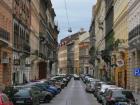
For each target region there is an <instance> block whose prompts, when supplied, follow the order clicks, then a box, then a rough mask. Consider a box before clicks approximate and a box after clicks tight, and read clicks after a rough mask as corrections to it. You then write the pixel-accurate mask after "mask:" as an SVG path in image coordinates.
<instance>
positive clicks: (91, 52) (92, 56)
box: [89, 5, 96, 77]
mask: <svg viewBox="0 0 140 105" xmlns="http://www.w3.org/2000/svg"><path fill="white" fill-rule="evenodd" d="M95 7H96V5H94V6H93V8H92V21H91V25H90V29H89V35H90V49H89V55H90V59H89V63H90V64H91V67H92V68H91V69H92V71H93V76H94V77H95V42H96V39H95V18H94V10H95Z"/></svg>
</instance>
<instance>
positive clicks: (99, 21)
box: [94, 0, 105, 79]
mask: <svg viewBox="0 0 140 105" xmlns="http://www.w3.org/2000/svg"><path fill="white" fill-rule="evenodd" d="M94 14H95V39H96V42H95V49H96V51H95V52H96V53H95V55H96V57H95V58H96V60H95V70H96V71H95V73H96V74H95V76H96V78H102V77H104V75H105V74H104V71H105V70H104V60H102V56H101V51H102V50H104V49H105V1H104V0H97V3H96V7H95V11H94ZM102 79H103V78H102Z"/></svg>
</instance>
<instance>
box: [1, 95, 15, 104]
mask: <svg viewBox="0 0 140 105" xmlns="http://www.w3.org/2000/svg"><path fill="white" fill-rule="evenodd" d="M0 105H13V103H12V102H11V101H10V100H9V98H8V96H7V95H6V94H4V93H0Z"/></svg>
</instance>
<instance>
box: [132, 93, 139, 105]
mask: <svg viewBox="0 0 140 105" xmlns="http://www.w3.org/2000/svg"><path fill="white" fill-rule="evenodd" d="M133 94H134V97H135V99H137V100H138V105H140V94H138V93H133Z"/></svg>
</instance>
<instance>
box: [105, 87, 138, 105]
mask: <svg viewBox="0 0 140 105" xmlns="http://www.w3.org/2000/svg"><path fill="white" fill-rule="evenodd" d="M119 103H123V104H131V105H137V104H136V101H135V98H134V96H133V94H132V92H131V91H128V90H120V89H119V90H118V89H117V90H116V89H114V90H108V91H107V92H106V94H105V99H104V100H103V105H117V104H119Z"/></svg>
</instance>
